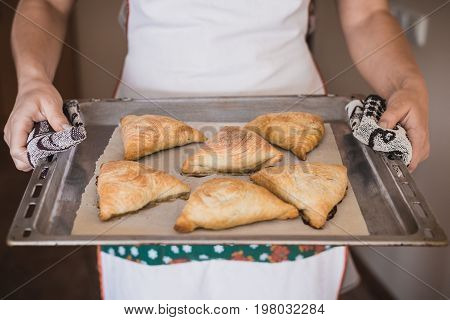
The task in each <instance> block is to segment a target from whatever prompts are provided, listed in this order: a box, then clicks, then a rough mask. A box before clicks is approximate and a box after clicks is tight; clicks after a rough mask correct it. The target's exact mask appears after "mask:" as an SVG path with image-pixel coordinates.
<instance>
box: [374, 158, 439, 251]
mask: <svg viewBox="0 0 450 320" xmlns="http://www.w3.org/2000/svg"><path fill="white" fill-rule="evenodd" d="M382 159H383V161H384V163H385V164H386V166H387V167H388V169H389V171H390V173H391V175H392V177H393V178H394V180H395V181H396V183H397V186H398V187H399V188H400V190H401V193H402V195H403V197H404V199H405V201H406V203H407V205H408V206H409V207H410V209H411V212H412V214H413V218H414V219H415V221H416V222H417V224H418V228H419V230H418V232H420V233H421V234H422V236H423V237H424V238H425V240H427V239H428V240H437V239H439V240H442V241H444V242H445V243H446V242H447V237H446V235H445V233H444V231H443V230H442V229H441V228H440V227H439V224H438V223H437V221H436V219H435V217H434V216H433V214H432V213H431V209H430V207H429V206H428V204H427V202H426V201H425V199H424V197H423V195H422V194H421V192H420V191H419V189H418V187H417V185H416V183H415V182H414V179H413V178H412V176H411V174H410V173H409V171H408V168H407V167H406V166H405V164H404V163H403V162H402V161H401V160H390V159H388V158H387V157H386V155H384V154H383V155H382Z"/></svg>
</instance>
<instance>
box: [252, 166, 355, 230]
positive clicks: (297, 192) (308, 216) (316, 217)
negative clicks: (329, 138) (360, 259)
mask: <svg viewBox="0 0 450 320" xmlns="http://www.w3.org/2000/svg"><path fill="white" fill-rule="evenodd" d="M250 179H251V180H252V181H253V182H255V183H256V184H258V185H260V186H263V187H265V188H267V189H268V190H269V191H271V192H273V193H274V194H275V195H277V196H278V197H279V198H280V199H282V200H284V201H286V202H288V203H290V204H293V205H294V206H295V207H296V208H297V209H299V210H300V213H301V214H302V218H303V220H304V221H305V222H306V223H308V224H309V225H310V226H312V227H314V228H322V227H323V226H324V225H325V222H326V221H327V219H328V218H329V217H330V218H331V217H332V216H333V215H334V213H335V212H333V209H334V207H335V206H336V205H337V204H338V203H339V202H341V200H342V199H343V198H344V196H345V194H346V191H347V186H348V178H347V168H346V167H345V166H342V165H330V164H322V163H303V164H295V165H290V166H282V167H273V168H265V169H263V170H261V171H258V172H256V173H255V174H253V175H251V176H250Z"/></svg>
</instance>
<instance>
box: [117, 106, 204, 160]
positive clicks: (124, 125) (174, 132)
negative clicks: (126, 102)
mask: <svg viewBox="0 0 450 320" xmlns="http://www.w3.org/2000/svg"><path fill="white" fill-rule="evenodd" d="M120 126H121V132H122V140H123V146H124V150H125V159H126V160H137V159H139V158H141V157H143V156H146V155H149V154H152V153H154V152H157V151H160V150H165V149H170V148H173V147H178V146H184V145H186V144H188V143H192V142H203V141H205V140H206V138H205V136H204V135H203V133H201V132H200V131H198V130H196V129H194V128H191V127H190V126H188V125H187V124H185V123H184V122H181V121H178V120H175V119H173V118H170V117H165V116H158V115H143V116H135V115H128V116H125V117H123V118H122V119H121V120H120Z"/></svg>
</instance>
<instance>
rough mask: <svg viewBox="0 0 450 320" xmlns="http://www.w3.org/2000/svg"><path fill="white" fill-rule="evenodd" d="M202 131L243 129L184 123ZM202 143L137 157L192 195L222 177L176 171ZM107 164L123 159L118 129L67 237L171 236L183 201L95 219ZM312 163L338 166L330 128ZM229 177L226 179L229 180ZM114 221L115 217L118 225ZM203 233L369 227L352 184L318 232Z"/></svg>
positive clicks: (289, 223)
mask: <svg viewBox="0 0 450 320" xmlns="http://www.w3.org/2000/svg"><path fill="white" fill-rule="evenodd" d="M188 124H189V125H191V126H192V127H194V128H197V129H199V130H201V131H203V132H204V133H205V135H206V136H207V137H208V138H209V137H211V136H212V135H213V134H214V133H216V132H217V131H218V130H219V129H220V128H221V127H223V126H225V125H244V124H242V123H211V122H208V123H200V122H191V123H188ZM200 146H201V144H198V143H196V144H190V145H187V146H183V147H179V148H173V149H169V150H164V151H160V152H158V153H155V154H152V155H150V156H147V157H144V158H143V159H140V162H142V163H145V164H147V165H150V166H152V167H153V168H155V169H159V170H164V171H166V172H168V173H170V174H172V175H174V176H176V177H177V178H179V179H181V180H183V181H185V182H187V183H188V184H189V185H190V186H191V192H192V191H193V190H195V189H196V188H197V187H198V186H199V185H200V184H202V183H203V182H204V181H206V180H208V179H211V178H214V177H219V176H223V175H212V176H208V177H202V178H196V177H187V176H182V175H180V173H179V172H180V168H181V165H182V164H183V162H184V160H185V159H186V158H187V157H188V156H190V155H192V154H193V153H194V152H195V150H197V148H199V147H200ZM279 150H280V151H282V152H284V155H285V156H284V160H283V161H282V162H280V164H283V163H295V162H300V160H299V159H297V157H295V155H293V154H292V153H291V152H289V151H286V150H283V149H280V148H279ZM111 160H123V146H122V140H121V135H120V129H119V128H116V129H115V131H114V133H113V134H112V137H111V139H110V141H109V143H108V145H107V146H106V148H105V151H104V152H103V154H102V155H101V156H100V158H99V159H98V161H97V163H96V169H95V175H94V177H93V178H92V179H91V180H90V182H89V184H88V185H87V186H86V189H85V192H84V193H83V195H82V199H81V205H80V208H79V209H78V211H77V215H76V218H75V222H74V226H73V229H72V234H74V235H97V234H103V235H149V234H151V235H153V236H157V235H164V236H168V235H169V236H170V235H171V234H176V231H174V230H173V225H174V224H175V220H176V218H177V217H178V215H179V214H180V212H181V210H182V208H183V207H184V205H185V203H186V201H185V200H180V199H177V200H175V201H172V202H165V203H160V204H158V205H156V206H152V207H149V206H147V207H145V208H143V209H141V210H140V211H138V213H135V214H128V215H125V216H123V217H120V218H116V219H113V220H111V221H108V222H102V221H100V220H99V218H98V208H97V201H98V199H97V191H96V185H95V179H96V178H95V177H96V176H97V175H98V172H99V168H100V165H101V164H102V163H104V162H107V161H111ZM307 161H311V162H323V163H335V164H342V159H341V157H340V154H339V150H338V147H337V145H336V141H335V138H334V134H333V131H332V129H331V126H330V125H329V124H326V125H325V136H324V138H323V140H322V141H321V143H320V144H319V146H318V147H317V148H316V149H314V150H313V151H312V152H310V153H309V154H308V160H307ZM228 177H230V176H228ZM232 177H234V178H237V179H243V180H246V181H250V180H249V178H248V176H232ZM117 219H120V220H121V221H120V223H118V221H117ZM206 234H210V235H211V234H212V235H214V234H217V235H218V234H220V235H221V236H224V235H229V236H230V238H232V236H233V235H246V236H247V237H251V236H252V235H255V236H256V235H258V236H261V235H266V236H267V238H270V236H271V235H274V236H276V235H346V236H348V235H355V236H360V235H368V234H369V232H368V229H367V226H366V223H365V221H364V218H363V216H362V214H361V210H360V208H359V205H358V202H357V200H356V197H355V194H354V192H353V189H352V187H351V185H349V188H348V191H347V195H346V197H345V198H344V199H343V201H342V202H341V203H340V204H339V205H338V208H337V213H336V215H335V217H334V218H333V219H332V220H330V221H328V223H327V224H326V225H325V227H324V228H323V229H321V230H316V229H313V228H311V227H309V226H307V225H305V224H304V223H303V221H302V220H301V219H300V218H298V219H293V220H285V221H265V222H258V223H254V224H251V225H246V226H239V227H235V228H231V229H227V230H220V231H210V230H201V229H199V230H195V231H194V232H193V233H191V235H192V236H194V235H195V236H203V235H206Z"/></svg>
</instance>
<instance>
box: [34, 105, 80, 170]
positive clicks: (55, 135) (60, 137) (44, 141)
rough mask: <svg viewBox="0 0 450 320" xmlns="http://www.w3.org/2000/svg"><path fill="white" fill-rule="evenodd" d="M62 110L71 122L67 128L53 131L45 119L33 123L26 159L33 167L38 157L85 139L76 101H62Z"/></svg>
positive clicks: (50, 154)
mask: <svg viewBox="0 0 450 320" xmlns="http://www.w3.org/2000/svg"><path fill="white" fill-rule="evenodd" d="M63 112H64V115H65V116H66V117H67V119H68V120H69V123H70V124H72V127H70V128H68V129H65V130H63V131H58V132H55V130H53V128H52V127H51V126H50V123H49V122H48V121H47V120H45V121H40V122H36V123H35V124H34V128H33V130H32V131H31V132H30V135H29V136H28V141H27V154H28V160H29V161H30V164H31V166H32V167H33V168H34V167H36V165H37V164H38V161H39V160H40V159H42V158H47V157H49V156H52V155H54V154H56V153H59V152H63V151H65V150H67V149H69V148H71V147H73V146H75V145H77V144H79V143H80V142H81V141H83V140H84V139H86V128H85V127H84V124H83V121H82V119H81V115H80V106H79V104H78V101H77V100H69V101H66V102H64V104H63Z"/></svg>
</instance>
